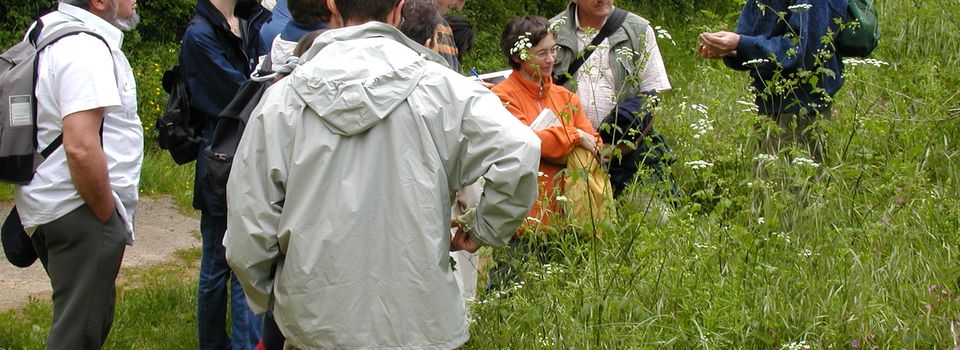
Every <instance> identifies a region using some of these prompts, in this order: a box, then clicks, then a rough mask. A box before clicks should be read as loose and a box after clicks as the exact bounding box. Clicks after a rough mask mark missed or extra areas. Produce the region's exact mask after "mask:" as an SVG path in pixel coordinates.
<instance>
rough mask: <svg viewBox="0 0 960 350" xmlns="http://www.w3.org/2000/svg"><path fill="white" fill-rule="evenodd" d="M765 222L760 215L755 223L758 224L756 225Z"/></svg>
mask: <svg viewBox="0 0 960 350" xmlns="http://www.w3.org/2000/svg"><path fill="white" fill-rule="evenodd" d="M766 222H767V220H766V219H764V218H763V217H762V216H761V217H759V218H757V224H758V225H763V224H764V223H766Z"/></svg>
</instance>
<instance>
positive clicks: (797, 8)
mask: <svg viewBox="0 0 960 350" xmlns="http://www.w3.org/2000/svg"><path fill="white" fill-rule="evenodd" d="M812 7H813V5H811V4H796V5H793V6H789V7H787V10H790V11H793V12H803V11H806V10H809V9H810V8H812Z"/></svg>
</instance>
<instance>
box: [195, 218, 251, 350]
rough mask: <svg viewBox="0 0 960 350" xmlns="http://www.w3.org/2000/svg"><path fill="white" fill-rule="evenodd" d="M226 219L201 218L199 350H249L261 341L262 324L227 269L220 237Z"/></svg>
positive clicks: (198, 296)
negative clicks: (228, 327) (227, 327)
mask: <svg viewBox="0 0 960 350" xmlns="http://www.w3.org/2000/svg"><path fill="white" fill-rule="evenodd" d="M226 229H227V218H226V217H225V216H219V215H212V214H210V213H209V212H207V211H201V214H200V236H201V237H202V238H203V255H202V256H201V257H200V284H199V286H198V288H197V331H198V335H199V337H198V340H199V346H200V347H199V348H200V350H223V349H232V350H250V349H253V348H255V347H256V346H257V343H258V342H259V341H260V328H261V320H260V317H259V316H256V315H254V314H253V312H251V311H250V308H249V307H248V306H247V300H246V297H245V296H244V294H243V288H242V287H241V286H240V282H239V281H237V279H236V277H234V276H233V272H231V271H230V266H228V265H227V258H226V248H224V247H223V235H224V233H225V232H226ZM228 282H229V284H230V291H229V295H230V321H231V322H230V323H231V324H230V329H231V332H230V338H229V339H227V331H226V319H227V294H228V293H227V284H228Z"/></svg>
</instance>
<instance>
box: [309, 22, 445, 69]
mask: <svg viewBox="0 0 960 350" xmlns="http://www.w3.org/2000/svg"><path fill="white" fill-rule="evenodd" d="M376 37H382V38H388V39H393V40H395V41H397V42H399V43H401V44H403V45H404V46H407V47H409V48H410V49H412V50H413V51H416V52H417V54H419V55H420V56H422V57H423V58H425V59H427V60H429V61H434V62H437V63H439V64H442V65H444V66H446V65H447V61H446V60H445V59H443V57H441V56H440V54H438V53H436V52H434V51H433V50H430V49H428V48H426V47H423V45H420V44H419V43H417V42H415V41H413V40H411V39H410V38H408V37H407V36H406V35H403V33H401V32H400V30H398V29H397V28H395V27H393V26H391V25H389V24H386V23H382V22H377V21H371V22H368V23H365V24H361V25H356V26H349V27H343V28H337V29H331V30H328V31H326V32H324V33H323V34H321V35H320V37H318V38H317V39H316V40H315V41H314V42H313V45H312V46H310V49H308V50H307V51H306V52H304V53H303V55H300V57H301V59H300V61H301V62H306V61H309V60H310V59H311V58H313V57H314V56H316V55H317V53H319V52H320V50H323V48H324V47H327V46H328V45H330V44H333V43H335V42H338V41H343V40H355V39H365V38H376Z"/></svg>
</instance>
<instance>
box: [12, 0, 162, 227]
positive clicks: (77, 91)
mask: <svg viewBox="0 0 960 350" xmlns="http://www.w3.org/2000/svg"><path fill="white" fill-rule="evenodd" d="M41 20H42V21H43V23H44V28H43V31H42V32H41V34H40V39H43V38H44V37H46V36H48V35H50V34H51V33H53V32H54V31H56V30H57V29H58V28H60V27H61V26H63V25H65V24H68V23H69V24H81V25H84V26H86V27H88V28H90V29H92V30H93V31H94V32H96V33H97V34H99V35H100V36H102V37H103V39H104V40H106V42H107V44H108V45H109V48H108V47H107V46H106V45H104V44H103V42H102V41H100V39H97V38H95V37H93V36H91V35H88V34H77V35H73V36H68V37H65V38H63V39H61V40H60V41H58V42H56V43H55V44H53V45H51V46H49V47H47V49H46V50H44V51H43V52H42V53H41V54H40V58H39V62H38V78H37V87H36V95H37V106H38V109H37V110H38V115H37V126H38V135H37V136H38V143H39V149H44V148H45V147H47V145H49V144H50V143H51V142H53V140H54V139H56V138H57V136H59V135H60V134H62V133H63V118H64V117H65V116H67V115H70V114H72V113H76V112H80V111H85V110H90V109H95V108H100V107H104V108H105V109H104V122H103V150H104V153H105V155H106V161H107V170H108V173H109V178H110V186H111V188H112V189H113V196H114V199H115V200H116V202H117V210H118V211H119V212H120V215H121V216H122V217H123V219H124V221H125V222H126V226H127V232H128V234H127V243H128V244H130V243H132V242H133V219H134V215H135V213H136V210H137V201H138V193H137V190H138V186H139V184H140V166H141V164H142V163H143V126H142V125H141V124H140V117H139V116H138V115H137V87H136V82H135V81H134V78H133V70H132V69H131V68H130V63H129V62H128V61H127V58H126V56H125V55H124V54H123V52H121V51H120V45H121V44H122V42H123V32H121V31H120V30H119V29H117V28H116V27H114V26H113V25H111V24H110V23H108V22H106V21H104V20H103V19H101V18H100V17H97V16H96V15H94V14H92V13H90V12H88V11H86V10H83V9H80V8H78V7H75V6H71V5H67V4H63V3H61V4H60V5H59V8H58V11H55V12H52V13H50V14H48V15H45V16H43V17H42V18H41ZM14 200H15V201H16V205H17V210H18V211H19V212H20V219H21V220H22V221H23V225H24V227H25V228H26V230H27V232H28V233H30V234H33V232H34V231H35V230H36V227H37V226H38V225H43V224H46V223H49V222H52V221H54V220H56V219H59V218H61V217H63V216H64V215H66V214H68V213H70V212H71V211H73V210H74V209H77V208H79V207H80V206H82V205H83V204H84V201H83V198H81V197H80V193H79V192H77V189H76V187H75V186H74V185H73V181H72V178H71V176H70V169H69V168H68V167H67V158H66V154H65V153H64V150H63V146H61V147H59V148H58V149H57V150H56V151H54V152H53V153H52V154H51V155H50V157H49V158H47V159H46V160H45V161H44V162H43V163H42V164H40V167H39V168H38V169H37V172H36V173H35V174H34V177H33V180H32V181H31V182H30V183H29V184H27V185H24V186H18V187H16V189H15V190H14Z"/></svg>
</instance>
